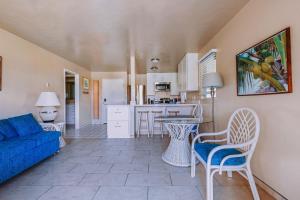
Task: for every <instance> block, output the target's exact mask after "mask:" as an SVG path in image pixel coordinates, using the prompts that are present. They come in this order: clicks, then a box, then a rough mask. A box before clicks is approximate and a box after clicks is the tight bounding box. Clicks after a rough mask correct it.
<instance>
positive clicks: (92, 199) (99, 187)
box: [91, 186, 102, 200]
mask: <svg viewBox="0 0 300 200" xmlns="http://www.w3.org/2000/svg"><path fill="white" fill-rule="evenodd" d="M101 187H102V186H98V189H97V191H96V192H95V194H94V195H93V197H92V198H91V200H94V199H95V197H96V195H97V193H98V192H99V191H100V189H101Z"/></svg>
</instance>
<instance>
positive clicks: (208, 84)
mask: <svg viewBox="0 0 300 200" xmlns="http://www.w3.org/2000/svg"><path fill="white" fill-rule="evenodd" d="M202 87H203V88H210V95H211V100H212V103H211V114H212V123H213V132H215V95H216V88H221V87H223V80H222V77H221V75H220V74H219V73H217V72H212V73H208V74H205V75H204V76H203V85H202Z"/></svg>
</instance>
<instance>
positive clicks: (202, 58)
mask: <svg viewBox="0 0 300 200" xmlns="http://www.w3.org/2000/svg"><path fill="white" fill-rule="evenodd" d="M217 52H218V49H211V50H210V51H209V52H207V53H206V54H205V55H204V56H202V57H201V58H200V59H199V61H198V62H199V63H200V62H201V61H202V60H204V59H205V58H206V57H207V56H209V55H210V54H212V53H217Z"/></svg>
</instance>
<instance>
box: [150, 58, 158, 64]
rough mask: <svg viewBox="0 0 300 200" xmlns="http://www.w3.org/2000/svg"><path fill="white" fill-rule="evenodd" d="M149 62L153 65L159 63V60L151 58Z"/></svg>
mask: <svg viewBox="0 0 300 200" xmlns="http://www.w3.org/2000/svg"><path fill="white" fill-rule="evenodd" d="M151 62H152V63H153V64H157V63H159V58H151Z"/></svg>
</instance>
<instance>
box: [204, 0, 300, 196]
mask: <svg viewBox="0 0 300 200" xmlns="http://www.w3.org/2000/svg"><path fill="white" fill-rule="evenodd" d="M299 10H300V1H299V0H286V1H282V0H251V1H250V2H249V3H248V4H247V5H246V6H245V7H244V8H243V9H242V10H241V11H240V12H239V13H238V14H237V15H236V16H235V17H234V18H233V19H232V20H231V21H230V22H229V23H228V24H227V25H226V26H225V27H224V28H223V29H222V30H221V31H220V32H219V33H218V34H217V35H216V36H215V37H214V38H213V39H212V40H211V41H209V42H208V44H207V45H206V46H205V48H203V49H202V50H201V53H203V54H204V53H205V52H207V51H208V50H210V49H212V48H217V49H218V50H219V51H218V54H217V63H218V64H217V68H218V71H219V72H220V73H221V74H222V75H223V77H224V81H225V87H224V88H222V89H220V90H218V93H217V111H216V114H217V126H218V127H219V128H220V129H221V128H224V127H225V125H226V123H227V120H228V117H229V115H230V114H231V113H232V112H233V111H234V110H235V109H236V108H238V107H242V106H247V107H251V108H253V109H255V110H256V111H257V113H258V115H259V117H260V119H261V124H262V127H261V135H260V139H259V142H258V146H257V149H256V151H255V156H254V158H253V162H252V168H253V170H254V173H255V175H256V176H257V177H258V178H260V179H261V180H263V181H264V182H265V183H267V184H269V185H270V186H271V187H273V188H274V189H275V190H277V191H278V192H280V193H281V194H283V195H284V196H285V197H286V198H288V199H299V196H300V190H299V188H298V187H299V185H300V171H299V169H300V155H299V153H300V145H299V141H300V131H299V124H298V123H299V122H300V106H299V103H300V57H299V55H300V22H299V19H300V14H299V12H300V11H299ZM288 26H290V27H291V42H292V44H291V46H292V49H291V50H292V70H293V85H294V87H293V89H294V92H293V93H292V94H280V95H266V96H251V97H237V95H236V75H235V73H236V70H235V67H236V64H235V55H236V54H237V53H239V52H241V51H242V50H244V49H246V48H248V47H250V46H252V45H254V44H256V43H257V42H260V41H261V40H263V39H265V38H267V37H269V36H271V35H273V34H275V33H276V32H278V31H280V30H282V29H284V28H286V27H288Z"/></svg>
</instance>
